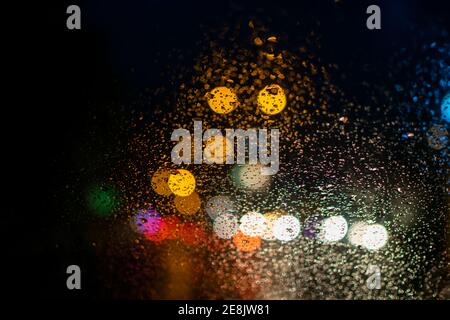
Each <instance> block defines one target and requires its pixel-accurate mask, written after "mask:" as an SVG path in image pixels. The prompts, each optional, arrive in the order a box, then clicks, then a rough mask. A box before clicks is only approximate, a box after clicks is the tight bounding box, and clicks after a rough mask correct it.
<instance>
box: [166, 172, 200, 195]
mask: <svg viewBox="0 0 450 320" xmlns="http://www.w3.org/2000/svg"><path fill="white" fill-rule="evenodd" d="M168 185H169V188H170V190H171V191H172V192H173V193H174V194H175V195H177V196H182V197H187V196H188V195H190V194H191V193H192V192H194V190H195V177H194V176H193V175H192V173H190V172H189V171H188V170H184V169H178V170H175V172H174V173H171V174H170V177H169V181H168Z"/></svg>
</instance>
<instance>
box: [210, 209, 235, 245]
mask: <svg viewBox="0 0 450 320" xmlns="http://www.w3.org/2000/svg"><path fill="white" fill-rule="evenodd" d="M238 227H239V222H238V219H237V218H236V217H235V216H234V215H232V214H229V213H224V214H221V215H218V216H217V217H216V219H215V220H214V224H213V229H214V232H215V233H216V234H217V236H218V237H219V238H222V239H231V238H232V237H233V236H234V235H235V234H236V232H237V230H238Z"/></svg>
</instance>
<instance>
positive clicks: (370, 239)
mask: <svg viewBox="0 0 450 320" xmlns="http://www.w3.org/2000/svg"><path fill="white" fill-rule="evenodd" d="M361 240H362V241H361V244H362V246H363V247H365V248H366V249H368V250H378V249H380V248H382V247H383V246H384V245H385V244H386V242H387V240H388V233H387V231H386V228H385V227H383V226H382V225H380V224H371V225H368V226H366V227H365V229H364V233H363V235H362V239H361Z"/></svg>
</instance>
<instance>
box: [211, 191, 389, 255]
mask: <svg viewBox="0 0 450 320" xmlns="http://www.w3.org/2000/svg"><path fill="white" fill-rule="evenodd" d="M206 212H207V213H208V214H209V216H210V217H211V219H212V220H213V229H214V232H215V234H216V235H217V236H218V237H219V238H221V239H233V242H234V243H236V241H235V237H238V238H239V239H242V238H247V240H248V241H252V242H253V243H254V244H255V248H253V250H255V249H257V248H258V247H259V246H260V245H261V240H266V241H273V240H279V241H281V242H289V241H293V240H295V239H296V238H298V237H299V236H300V234H301V231H302V229H303V235H304V237H305V238H309V239H317V240H318V241H320V242H323V243H332V242H337V241H340V240H342V239H344V238H345V237H346V236H347V237H348V240H349V242H350V243H351V244H353V245H357V246H362V247H364V248H366V249H368V250H378V249H381V248H382V247H384V246H385V244H386V243H387V240H388V233H387V231H386V229H385V228H384V226H382V225H380V224H369V223H365V222H357V223H355V224H353V225H352V226H351V227H350V229H349V227H348V223H347V221H346V219H345V218H344V217H343V216H331V217H327V218H318V217H317V216H312V217H310V218H309V219H307V221H306V222H305V225H304V227H303V228H302V224H301V222H300V220H299V219H298V218H297V217H296V216H294V215H289V214H285V213H284V211H282V210H277V211H271V212H267V213H265V214H261V213H258V212H254V211H252V212H248V213H246V214H244V215H243V216H241V217H240V218H238V217H237V216H236V215H235V210H234V203H233V200H232V199H231V198H230V197H227V196H222V195H221V196H215V197H212V198H210V199H209V200H208V202H207V205H206ZM256 238H258V239H256ZM238 248H239V246H238Z"/></svg>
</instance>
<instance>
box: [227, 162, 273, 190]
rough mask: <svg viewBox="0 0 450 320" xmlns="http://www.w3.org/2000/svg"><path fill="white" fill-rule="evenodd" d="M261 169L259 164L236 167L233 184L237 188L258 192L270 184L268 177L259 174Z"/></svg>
mask: <svg viewBox="0 0 450 320" xmlns="http://www.w3.org/2000/svg"><path fill="white" fill-rule="evenodd" d="M262 168H263V167H262V166H261V165H260V164H256V165H252V164H246V165H243V166H238V167H236V169H235V170H237V171H236V173H237V174H236V175H235V183H236V184H237V186H238V187H243V188H245V189H251V190H258V189H262V188H264V187H266V186H267V185H269V183H270V179H271V178H270V176H269V175H263V174H261V169H262Z"/></svg>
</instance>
